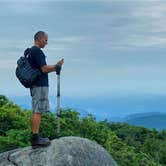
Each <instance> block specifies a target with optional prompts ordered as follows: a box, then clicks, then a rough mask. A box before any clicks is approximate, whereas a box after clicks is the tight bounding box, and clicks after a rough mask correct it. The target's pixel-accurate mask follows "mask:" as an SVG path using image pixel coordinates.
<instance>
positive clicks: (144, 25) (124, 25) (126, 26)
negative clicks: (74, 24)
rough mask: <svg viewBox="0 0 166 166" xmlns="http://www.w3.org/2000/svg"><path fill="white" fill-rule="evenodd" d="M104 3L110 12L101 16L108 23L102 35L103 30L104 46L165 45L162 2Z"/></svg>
mask: <svg viewBox="0 0 166 166" xmlns="http://www.w3.org/2000/svg"><path fill="white" fill-rule="evenodd" d="M111 5H112V8H111ZM107 6H108V7H107V8H110V11H109V12H108V11H107V13H104V15H105V17H103V18H106V19H105V20H104V22H105V23H106V22H107V23H106V24H105V25H106V27H105V31H104V32H105V34H104V32H103V37H105V41H106V43H105V44H106V46H108V47H110V48H117V49H130V48H133V47H134V48H139V49H140V48H144V47H156V48H161V47H162V48H164V47H165V45H166V40H165V38H166V28H165V25H166V15H165V13H166V3H165V2H163V1H133V2H132V3H131V2H130V1H123V2H121V3H118V2H117V3H116V2H114V3H108V4H107ZM113 8H115V9H116V10H114V9H113ZM111 9H112V10H111ZM124 13H125V14H124ZM104 15H103V16H104ZM101 22H103V20H101Z"/></svg>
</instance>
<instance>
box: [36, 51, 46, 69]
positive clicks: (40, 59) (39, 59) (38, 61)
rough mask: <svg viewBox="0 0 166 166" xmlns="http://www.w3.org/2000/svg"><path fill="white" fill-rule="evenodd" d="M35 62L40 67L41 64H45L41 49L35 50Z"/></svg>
mask: <svg viewBox="0 0 166 166" xmlns="http://www.w3.org/2000/svg"><path fill="white" fill-rule="evenodd" d="M35 62H36V65H37V67H38V68H39V69H40V68H41V67H42V66H44V65H46V56H45V55H44V53H43V51H42V50H40V49H39V50H37V53H36V56H35Z"/></svg>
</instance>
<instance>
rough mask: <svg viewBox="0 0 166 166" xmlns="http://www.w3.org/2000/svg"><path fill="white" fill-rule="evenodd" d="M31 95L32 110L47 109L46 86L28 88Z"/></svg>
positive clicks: (34, 111) (41, 111)
mask: <svg viewBox="0 0 166 166" xmlns="http://www.w3.org/2000/svg"><path fill="white" fill-rule="evenodd" d="M30 94H31V97H32V112H33V113H43V112H48V111H49V101H48V87H46V86H44V87H32V88H30Z"/></svg>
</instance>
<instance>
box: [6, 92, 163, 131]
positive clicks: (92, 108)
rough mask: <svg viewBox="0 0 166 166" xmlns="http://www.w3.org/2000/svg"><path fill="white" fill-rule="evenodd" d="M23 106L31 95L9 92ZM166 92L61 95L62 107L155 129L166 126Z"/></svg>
mask: <svg viewBox="0 0 166 166" xmlns="http://www.w3.org/2000/svg"><path fill="white" fill-rule="evenodd" d="M9 99H11V100H12V101H13V102H14V103H16V104H18V105H19V106H20V107H22V108H23V109H31V98H30V96H10V97H9ZM49 101H50V108H51V112H55V111H56V96H50V97H49ZM165 101H166V95H150V94H149V95H146V94H144V95H135V96H121V97H118V96H117V97H114V96H111V95H108V96H107V95H105V96H95V97H87V98H77V97H75V98H74V97H65V96H61V108H63V109H64V108H71V109H73V110H76V111H77V112H79V113H80V115H81V116H86V115H87V114H89V113H90V114H92V115H93V116H94V117H95V118H96V119H97V120H100V121H101V120H104V119H108V120H110V121H115V122H127V123H130V124H133V125H142V126H145V127H147V128H156V129H158V130H160V129H164V128H166V102H165Z"/></svg>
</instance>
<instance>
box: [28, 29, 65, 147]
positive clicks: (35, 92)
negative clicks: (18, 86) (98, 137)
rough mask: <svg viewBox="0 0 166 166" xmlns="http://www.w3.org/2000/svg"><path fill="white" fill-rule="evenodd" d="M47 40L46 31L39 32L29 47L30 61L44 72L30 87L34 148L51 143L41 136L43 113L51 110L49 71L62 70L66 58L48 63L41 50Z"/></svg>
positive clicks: (32, 143) (32, 141)
mask: <svg viewBox="0 0 166 166" xmlns="http://www.w3.org/2000/svg"><path fill="white" fill-rule="evenodd" d="M47 41H48V35H47V34H46V33H45V32H43V31H39V32H37V33H36V34H35V35H34V46H32V47H31V48H30V49H29V56H28V60H29V63H30V64H31V65H32V66H33V67H35V68H38V69H40V71H41V73H42V74H41V76H40V77H39V78H38V79H37V80H36V81H35V83H34V85H33V87H32V88H30V93H31V97H32V114H31V118H30V125H31V131H32V135H31V145H32V148H37V147H40V146H48V145H49V144H50V140H49V139H48V138H42V137H40V136H39V127H40V120H41V116H42V113H43V112H47V111H49V101H48V86H49V84H48V73H49V72H54V71H56V72H58V71H60V70H61V66H62V65H63V63H64V60H63V59H61V60H60V61H59V62H58V63H57V64H55V65H47V63H46V56H45V55H44V53H43V51H42V50H41V48H44V47H45V45H46V44H47Z"/></svg>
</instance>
